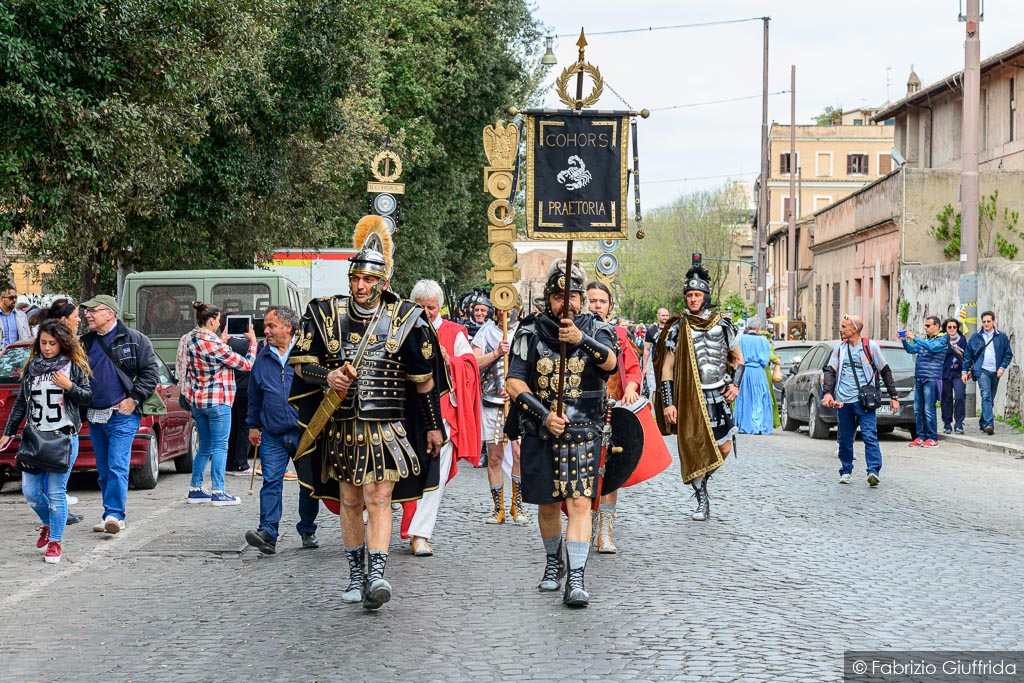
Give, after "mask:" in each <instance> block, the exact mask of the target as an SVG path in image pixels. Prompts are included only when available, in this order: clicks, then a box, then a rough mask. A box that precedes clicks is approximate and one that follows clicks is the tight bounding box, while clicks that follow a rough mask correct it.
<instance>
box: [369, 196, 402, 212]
mask: <svg viewBox="0 0 1024 683" xmlns="http://www.w3.org/2000/svg"><path fill="white" fill-rule="evenodd" d="M397 208H398V200H397V199H395V196H394V195H391V194H388V193H387V192H382V193H381V194H379V195H377V196H376V197H374V198H373V210H374V211H376V212H377V213H379V214H380V215H381V216H390V215H391V214H393V213H394V212H395V209H397Z"/></svg>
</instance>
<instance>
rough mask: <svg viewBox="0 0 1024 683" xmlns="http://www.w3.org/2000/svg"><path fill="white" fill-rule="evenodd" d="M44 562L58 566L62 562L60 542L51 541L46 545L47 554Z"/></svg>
mask: <svg viewBox="0 0 1024 683" xmlns="http://www.w3.org/2000/svg"><path fill="white" fill-rule="evenodd" d="M43 560H44V561H45V562H46V563H47V564H57V563H58V562H60V542H59V541H50V542H49V543H47V544H46V554H45V555H43Z"/></svg>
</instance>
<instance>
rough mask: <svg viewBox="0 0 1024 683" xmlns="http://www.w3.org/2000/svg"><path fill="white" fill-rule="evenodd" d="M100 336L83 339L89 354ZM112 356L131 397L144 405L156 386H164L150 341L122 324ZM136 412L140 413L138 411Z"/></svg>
mask: <svg viewBox="0 0 1024 683" xmlns="http://www.w3.org/2000/svg"><path fill="white" fill-rule="evenodd" d="M97 336H98V335H97V333H96V332H95V331H89V332H86V333H85V334H84V335H82V340H81V341H82V346H83V347H84V348H85V352H86V353H89V349H90V348H92V345H93V344H95V343H96V338H97ZM125 348H127V349H128V351H125V350H124V349H125ZM110 355H111V356H113V358H114V369H115V370H116V371H117V376H118V377H120V378H121V384H123V385H124V388H125V391H127V392H128V395H129V396H130V397H132V398H134V399H135V400H136V401H138V402H139V403H140V404H141V403H142V402H143V401H145V400H146V399H147V398H149V396H150V394H152V393H153V392H154V391H156V385H157V384H159V383H160V366H159V364H158V361H157V359H156V351H154V350H153V342H151V341H149V337H147V336H146V335H144V334H142V333H141V332H139V331H138V330H133V329H131V328H128V327H126V326H125V324H124V323H122V322H121V321H120V320H118V321H117V331H116V332H115V333H114V341H113V342H111V344H110ZM86 407H88V406H86ZM135 409H136V410H139V408H138V407H136V408H135Z"/></svg>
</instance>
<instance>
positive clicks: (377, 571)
mask: <svg viewBox="0 0 1024 683" xmlns="http://www.w3.org/2000/svg"><path fill="white" fill-rule="evenodd" d="M387 562H388V554H387V553H385V552H383V551H380V550H372V551H370V571H369V572H368V573H367V576H366V592H365V594H364V595H365V596H364V597H363V607H364V608H366V609H380V607H381V606H382V605H383V604H384V603H385V602H387V601H388V600H390V599H391V584H390V583H388V582H387V581H385V580H384V565H386V564H387Z"/></svg>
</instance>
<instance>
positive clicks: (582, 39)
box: [576, 26, 587, 62]
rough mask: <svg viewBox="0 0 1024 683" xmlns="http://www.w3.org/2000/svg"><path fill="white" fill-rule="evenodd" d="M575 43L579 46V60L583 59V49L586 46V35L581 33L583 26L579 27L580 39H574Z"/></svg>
mask: <svg viewBox="0 0 1024 683" xmlns="http://www.w3.org/2000/svg"><path fill="white" fill-rule="evenodd" d="M576 45H577V46H579V48H580V61H581V62H582V61H583V50H584V49H585V48H586V47H587V37H586V36H585V35H583V27H582V26H581V27H580V39H579V40H577V41H576Z"/></svg>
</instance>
